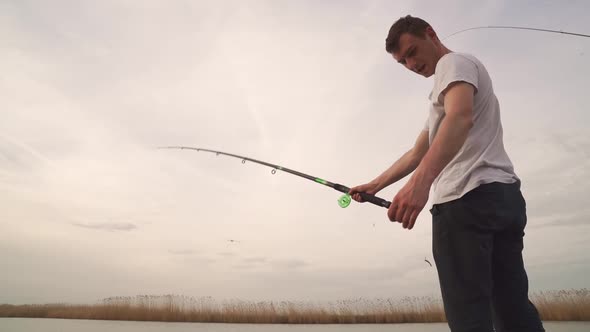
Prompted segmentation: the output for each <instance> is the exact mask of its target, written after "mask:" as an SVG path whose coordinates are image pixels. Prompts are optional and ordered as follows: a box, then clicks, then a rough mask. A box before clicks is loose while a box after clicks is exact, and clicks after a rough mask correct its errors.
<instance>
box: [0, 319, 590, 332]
mask: <svg viewBox="0 0 590 332" xmlns="http://www.w3.org/2000/svg"><path fill="white" fill-rule="evenodd" d="M544 325H545V330H546V331H547V332H588V331H590V322H545V323H544ZM0 331H2V332H103V331H109V332H164V331H165V332H205V331H207V332H237V331H240V332H254V331H261V332H270V331H273V332H275V331H276V332H296V331H305V332H329V331H349V332H352V331H359V332H360V331H363V332H365V331H366V332H385V331H387V332H446V331H449V328H448V327H447V325H446V324H351V325H335V324H328V325H318V324H310V325H299V324H296V325H285V324H280V325H278V324H210V323H162V322H125V321H101V320H75V319H45V318H0Z"/></svg>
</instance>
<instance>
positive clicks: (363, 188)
mask: <svg viewBox="0 0 590 332" xmlns="http://www.w3.org/2000/svg"><path fill="white" fill-rule="evenodd" d="M379 190H380V189H379V184H378V183H376V182H369V183H365V184H361V185H360V186H356V187H352V188H350V190H349V191H348V194H349V195H350V196H351V197H352V199H354V200H355V201H357V202H360V203H363V202H365V200H363V198H362V197H361V195H360V194H359V193H367V194H371V195H375V194H376V193H377V192H378V191H379Z"/></svg>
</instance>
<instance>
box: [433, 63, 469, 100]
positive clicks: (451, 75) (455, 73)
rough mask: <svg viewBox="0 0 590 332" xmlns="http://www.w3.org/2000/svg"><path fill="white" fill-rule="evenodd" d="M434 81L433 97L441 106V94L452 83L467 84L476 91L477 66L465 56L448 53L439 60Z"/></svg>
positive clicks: (442, 97) (442, 98)
mask: <svg viewBox="0 0 590 332" xmlns="http://www.w3.org/2000/svg"><path fill="white" fill-rule="evenodd" d="M436 71H437V72H436V80H435V82H434V89H433V93H434V95H433V97H434V96H436V98H437V99H438V101H439V102H440V103H441V104H442V103H443V100H444V95H443V93H444V92H445V90H446V89H447V88H448V87H449V85H450V84H452V83H454V82H459V81H462V82H467V83H469V84H471V85H473V87H474V88H475V93H477V90H478V69H477V65H476V64H475V63H474V62H473V61H471V59H468V58H467V57H465V56H462V55H460V54H456V53H449V54H447V56H445V57H443V58H441V59H440V61H439V64H438V65H437V68H436Z"/></svg>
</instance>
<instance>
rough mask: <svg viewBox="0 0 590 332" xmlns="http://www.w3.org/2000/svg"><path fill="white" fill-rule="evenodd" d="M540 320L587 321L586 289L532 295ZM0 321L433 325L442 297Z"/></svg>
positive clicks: (44, 310) (175, 303)
mask: <svg viewBox="0 0 590 332" xmlns="http://www.w3.org/2000/svg"><path fill="white" fill-rule="evenodd" d="M531 301H532V302H533V303H534V304H535V305H536V306H537V309H538V310H539V313H540V315H541V318H542V319H543V320H544V321H590V291H588V289H579V290H560V291H549V292H539V293H533V294H531ZM0 317H28V318H67V319H100V320H130V321H164V322H210V323H257V324H263V323H274V324H281V323H288V324H355V323H364V324H370V323H376V324H387V323H431V322H444V321H445V315H444V311H443V308H442V302H441V300H440V299H436V298H432V297H405V298H403V299H401V300H396V301H394V300H392V299H372V300H368V299H363V298H359V299H352V300H343V301H337V302H328V303H313V302H290V301H278V302H273V301H268V302H248V301H239V300H232V301H224V302H221V303H220V302H217V301H215V300H214V299H212V298H210V297H204V298H198V299H196V298H192V297H186V296H176V295H164V296H150V295H141V296H136V297H112V298H107V299H104V300H102V301H100V303H97V304H87V305H73V304H62V303H58V304H42V305H9V304H3V305H0Z"/></svg>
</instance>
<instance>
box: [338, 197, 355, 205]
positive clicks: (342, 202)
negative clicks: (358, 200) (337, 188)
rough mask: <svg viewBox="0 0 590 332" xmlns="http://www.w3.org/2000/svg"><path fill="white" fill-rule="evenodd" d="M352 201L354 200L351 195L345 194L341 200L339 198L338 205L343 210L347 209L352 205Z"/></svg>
mask: <svg viewBox="0 0 590 332" xmlns="http://www.w3.org/2000/svg"><path fill="white" fill-rule="evenodd" d="M351 201H352V198H351V197H350V195H349V194H344V195H342V196H340V198H338V205H340V207H341V208H345V207H348V206H349V205H350V202H351Z"/></svg>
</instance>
